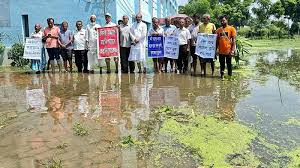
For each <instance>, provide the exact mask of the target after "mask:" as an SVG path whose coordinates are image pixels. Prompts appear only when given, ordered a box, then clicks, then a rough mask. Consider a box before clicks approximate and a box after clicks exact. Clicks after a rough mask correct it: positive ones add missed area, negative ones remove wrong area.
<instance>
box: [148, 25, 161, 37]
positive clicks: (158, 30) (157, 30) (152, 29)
mask: <svg viewBox="0 0 300 168" xmlns="http://www.w3.org/2000/svg"><path fill="white" fill-rule="evenodd" d="M155 32H156V33H158V34H159V35H160V36H163V35H164V29H163V28H161V27H158V28H157V29H156V30H154V28H151V29H150V30H149V32H148V36H151V35H152V33H155Z"/></svg>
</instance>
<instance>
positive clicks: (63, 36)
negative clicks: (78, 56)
mask: <svg viewBox="0 0 300 168" xmlns="http://www.w3.org/2000/svg"><path fill="white" fill-rule="evenodd" d="M72 37H73V33H72V32H71V31H70V30H67V31H61V32H60V33H59V40H60V42H61V43H62V44H63V45H66V44H67V43H69V42H70V40H71V39H72ZM72 48H73V46H72V44H69V45H68V46H67V49H68V50H71V49H72Z"/></svg>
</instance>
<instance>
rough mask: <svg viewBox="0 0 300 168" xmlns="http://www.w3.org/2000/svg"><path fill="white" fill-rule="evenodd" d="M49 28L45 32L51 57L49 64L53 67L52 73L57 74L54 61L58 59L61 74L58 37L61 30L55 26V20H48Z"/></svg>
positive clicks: (44, 37) (45, 39)
mask: <svg viewBox="0 0 300 168" xmlns="http://www.w3.org/2000/svg"><path fill="white" fill-rule="evenodd" d="M47 23H48V27H46V28H45V30H44V36H43V39H44V41H46V48H47V52H48V56H49V62H50V65H51V71H52V73H54V72H55V63H54V59H56V62H57V65H58V68H59V72H61V68H62V62H61V60H60V56H59V48H58V35H59V33H60V29H59V28H58V27H57V26H54V19H53V18H48V19H47Z"/></svg>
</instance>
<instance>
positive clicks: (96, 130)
mask: <svg viewBox="0 0 300 168" xmlns="http://www.w3.org/2000/svg"><path fill="white" fill-rule="evenodd" d="M299 65H300V51H299V50H286V51H268V52H260V53H257V54H253V56H251V59H250V65H249V66H248V67H251V70H250V69H246V70H240V71H236V73H235V76H236V77H235V78H234V80H232V81H227V80H225V81H222V80H220V79H219V78H218V77H217V76H216V77H206V78H202V77H192V76H189V75H178V74H147V75H144V74H135V75H134V74H130V75H123V74H122V75H120V74H119V75H116V74H109V75H106V74H103V75H99V74H76V73H74V74H55V75H53V74H40V75H36V74H21V73H0V105H1V106H0V151H1V152H0V168H19V167H20V168H21V167H22V168H23V167H36V168H39V167H46V166H51V165H53V166H56V167H59V166H60V165H61V166H62V167H84V168H86V167H103V168H106V167H122V168H123V167H124V168H137V167H170V168H171V167H186V168H192V167H201V166H206V167H208V166H213V167H234V166H245V167H299V164H300V161H299V158H300V92H299V88H300V71H299V70H300V66H299ZM253 70H254V71H253ZM238 72H239V73H238ZM162 106H163V107H162Z"/></svg>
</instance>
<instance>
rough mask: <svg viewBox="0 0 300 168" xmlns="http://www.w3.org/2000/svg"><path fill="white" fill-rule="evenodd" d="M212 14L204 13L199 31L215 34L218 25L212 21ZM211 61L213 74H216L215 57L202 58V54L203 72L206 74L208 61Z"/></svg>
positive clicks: (201, 64)
mask: <svg viewBox="0 0 300 168" xmlns="http://www.w3.org/2000/svg"><path fill="white" fill-rule="evenodd" d="M209 21H210V15H209V14H205V15H203V23H202V24H201V25H200V26H199V28H198V32H197V33H207V34H214V33H215V31H216V26H215V25H214V24H213V23H210V22H209ZM207 62H209V63H210V64H211V75H213V74H214V70H215V62H214V59H213V58H201V55H200V66H201V74H203V75H204V76H205V75H206V63H207Z"/></svg>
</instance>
